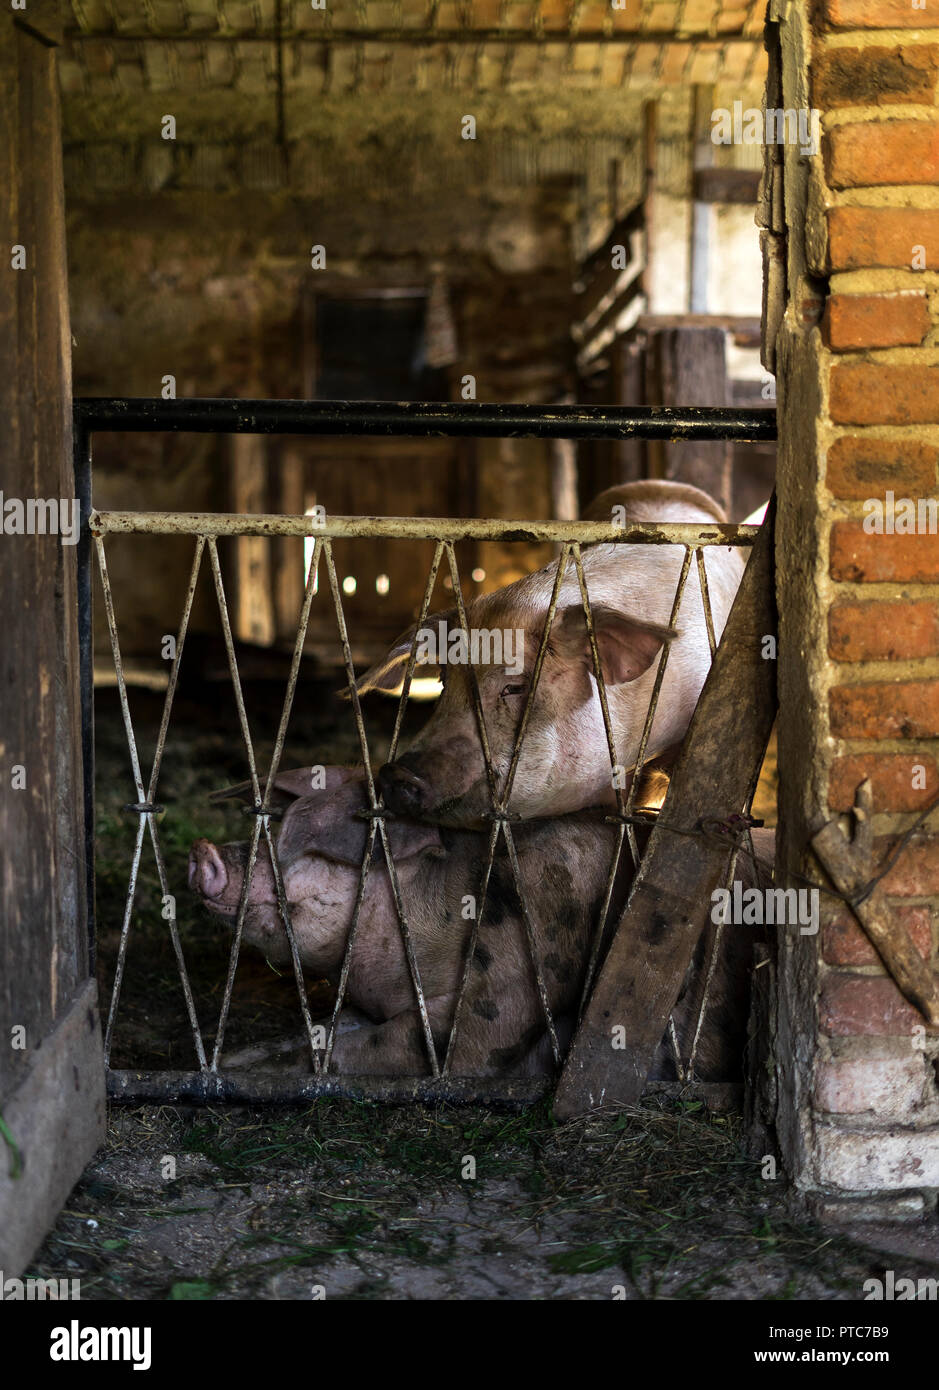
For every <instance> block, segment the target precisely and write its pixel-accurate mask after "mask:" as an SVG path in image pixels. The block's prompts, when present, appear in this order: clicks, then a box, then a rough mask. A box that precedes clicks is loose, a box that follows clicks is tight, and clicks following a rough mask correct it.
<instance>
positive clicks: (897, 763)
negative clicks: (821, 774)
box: [828, 753, 939, 811]
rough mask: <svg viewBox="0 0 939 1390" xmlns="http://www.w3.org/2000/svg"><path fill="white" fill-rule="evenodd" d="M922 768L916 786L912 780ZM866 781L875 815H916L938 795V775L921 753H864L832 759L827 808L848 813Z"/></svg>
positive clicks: (929, 761) (933, 764)
mask: <svg viewBox="0 0 939 1390" xmlns="http://www.w3.org/2000/svg"><path fill="white" fill-rule="evenodd" d="M920 768H922V769H923V773H922V774H920V775H918V776H917V778H916V780H917V783H920V782H925V786H924V787H919V786H917V787H916V788H914V786H913V777H914V774H915V773H917V772H918V770H919V769H920ZM865 777H869V778H870V781H871V790H872V792H873V797H874V810H875V811H919V810H922V808H923V807H924V806H926V805H928V804H929V802H930V801H932V799H933V797H934V796H935V795H936V792H937V791H939V774H937V772H936V764H935V762H934V761H933V759H932V758H930V757H927V756H926V755H925V754H921V753H868V754H863V755H862V754H851V755H850V756H848V757H844V758H835V760H834V761H833V763H832V765H831V768H830V770H829V778H828V805H829V806H830V807H831V809H832V810H833V811H850V810H851V807H852V806H853V805H854V793H855V792H856V790H857V788H858V786H859V785H860V783H861V782H863V781H864V779H865Z"/></svg>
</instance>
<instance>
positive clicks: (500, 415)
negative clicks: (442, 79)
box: [73, 36, 776, 441]
mask: <svg viewBox="0 0 939 1390" xmlns="http://www.w3.org/2000/svg"><path fill="white" fill-rule="evenodd" d="M112 37H113V36H109V41H110V39H111V38H112ZM200 38H201V36H200ZM435 42H436V40H435ZM73 413H74V418H75V420H76V421H77V422H78V423H79V424H80V425H81V426H82V428H84V429H86V430H108V431H110V432H112V433H113V432H114V431H122V430H130V431H135V432H138V431H142V432H149V433H153V432H159V431H162V430H170V431H180V430H182V431H192V432H194V433H202V434H206V433H207V434H319V435H403V436H405V437H408V438H411V439H418V438H425V437H427V436H444V437H449V438H468V439H483V438H488V439H518V438H528V439H531V438H538V439H632V438H642V439H669V440H678V439H732V440H741V441H743V440H760V439H775V438H776V412H775V410H773V409H772V408H770V409H756V410H754V409H744V408H743V407H741V406H709V407H705V408H695V407H694V406H691V407H683V408H679V407H673V406H610V405H593V406H590V405H489V404H484V403H483V402H476V401H461V402H459V403H457V402H423V401H421V402H417V403H410V402H400V401H290V400H220V399H211V398H193V399H191V400H172V401H164V400H158V399H154V398H152V397H117V398H114V397H106V396H99V397H95V396H90V397H89V396H86V397H82V398H79V399H78V400H76V401H74V403H73Z"/></svg>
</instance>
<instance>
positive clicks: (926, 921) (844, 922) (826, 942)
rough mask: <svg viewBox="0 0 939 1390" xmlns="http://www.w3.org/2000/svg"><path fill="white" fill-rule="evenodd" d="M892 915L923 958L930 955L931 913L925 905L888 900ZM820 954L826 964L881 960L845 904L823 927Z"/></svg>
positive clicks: (875, 961) (852, 963)
mask: <svg viewBox="0 0 939 1390" xmlns="http://www.w3.org/2000/svg"><path fill="white" fill-rule="evenodd" d="M891 907H892V910H893V915H894V918H895V920H896V921H897V922H899V923H900V925H901V926H902V927H903V928H904V930H905V931H907V932H909V934H910V938H911V940H912V942H913V945H914V946H915V947H916V949H917V951H919V953H920V955H921V956H923V957H924V959H926V960H928V959H929V957H930V956H931V955H932V917H931V914H930V911H929V908H928V907H910V906H909V905H908V904H901V903H892V904H891ZM822 957H823V958H824V960H825V961H826V962H827V963H828V964H829V965H877V963H878V962H879V960H880V957H879V956H878V954H877V952H876V951H875V950H874V947H873V946H872V945H871V942H870V940H869V939H868V937H867V935H866V933H865V932H864V929H863V928H862V927H861V926H860V924H859V922H858V920H857V918H856V917H855V915H854V913H853V912H852V911H851V910H850V909H849V908H847V907H845V908H839V910H838V912H837V913H836V914H835V916H834V917H833V918H832V920H831V921H830V922H826V923H825V925H824V926H823V927H822Z"/></svg>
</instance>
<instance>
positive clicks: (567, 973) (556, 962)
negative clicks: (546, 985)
mask: <svg viewBox="0 0 939 1390" xmlns="http://www.w3.org/2000/svg"><path fill="white" fill-rule="evenodd" d="M544 963H545V965H546V966H547V967H548V969H549V970H550V971H551V974H552V975H553V976H554V978H555V979H556V980H560V982H561V984H565V985H566V984H567V982H568V981H569V980H570V978H571V976H572V974H573V971H572V970H571V963H570V961H569V960H562V959H561V957H560V956H559V955H558V953H557V952H556V951H552V952H551V954H550V955H549V956H545V958H544Z"/></svg>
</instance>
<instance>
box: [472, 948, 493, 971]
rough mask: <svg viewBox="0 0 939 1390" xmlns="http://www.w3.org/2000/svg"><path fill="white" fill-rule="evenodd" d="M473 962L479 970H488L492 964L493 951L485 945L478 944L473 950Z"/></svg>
mask: <svg viewBox="0 0 939 1390" xmlns="http://www.w3.org/2000/svg"><path fill="white" fill-rule="evenodd" d="M473 964H474V965H475V967H476V969H477V970H483V971H485V970H488V969H489V967H490V965H491V964H492V952H491V951H488V950H487V949H486V947H485V946H481V945H477V947H476V950H475V951H474V952H473Z"/></svg>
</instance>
